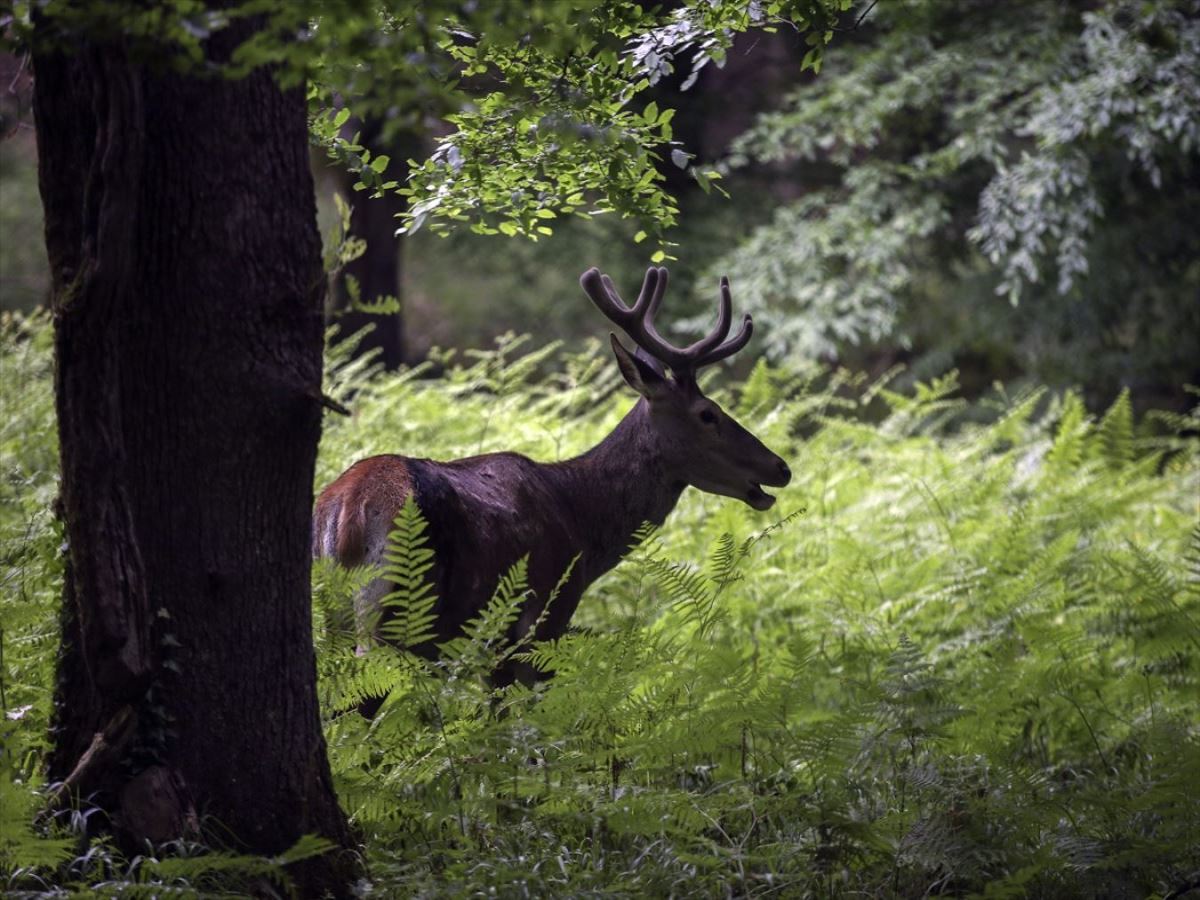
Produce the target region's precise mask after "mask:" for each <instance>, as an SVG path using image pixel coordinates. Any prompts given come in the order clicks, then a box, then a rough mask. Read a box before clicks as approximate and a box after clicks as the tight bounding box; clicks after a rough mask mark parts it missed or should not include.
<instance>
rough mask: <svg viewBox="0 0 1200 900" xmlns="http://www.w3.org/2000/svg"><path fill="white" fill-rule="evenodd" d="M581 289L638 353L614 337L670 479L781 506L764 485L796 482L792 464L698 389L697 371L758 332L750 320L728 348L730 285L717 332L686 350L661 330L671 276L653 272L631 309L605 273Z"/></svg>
mask: <svg viewBox="0 0 1200 900" xmlns="http://www.w3.org/2000/svg"><path fill="white" fill-rule="evenodd" d="M579 283H580V285H581V286H582V287H583V290H584V292H585V293H586V294H587V295H588V297H590V298H591V300H592V302H593V303H595V304H596V306H598V307H599V308H600V311H601V312H602V313H604V315H605V316H607V317H608V318H609V319H610V320H612V321H613V322H615V323H616V324H617V325H619V326H620V327H621V329H622V330H623V331H624V332H625V333H626V334H627V335H628V336H629V337H630V338H631V339H632V340H633V342H634V343H635V344H636V345H637V349H636V351H635V352H634V353H630V352H629V351H628V350H627V349H625V347H624V346H623V345H622V344H621V342H620V341H619V340H617V337H616V335H614V334H610V335H609V338H610V339H611V341H612V348H613V353H614V354H616V357H617V365H618V366H620V368H621V374H622V376H623V377H624V378H625V381H626V382H628V384H629V386H630V387H632V388H633V389H634V390H635V391H637V392H638V393H639V394H641V395H642V396H643V397H644V398H645V400H646V403H647V404H648V407H649V418H648V421H649V422H650V427H651V429H652V430H653V432H654V438H655V441H656V443H657V445H658V447H659V449H660V451H661V452H662V455H663V459H664V462H665V464H666V466H667V467H668V469H669V470H670V472H671V473H673V474H674V475H675V476H677V478H678V480H679V481H682V482H684V483H686V484H690V485H692V486H693V487H697V488H699V489H700V490H702V491H707V492H708V493H710V494H722V495H724V496H726V497H735V498H737V499H738V500H741V501H743V502H745V503H747V504H749V505H750V506H752V507H754V508H755V509H760V510H761V509H770V507H771V506H772V505H773V504H774V503H775V498H774V497H772V496H771V495H770V494H768V493H766V492H765V491H764V490H763V485H766V486H768V487H783V486H784V485H786V484H787V483H788V482H789V481H790V480H791V478H792V473H791V470H789V469H788V467H787V463H785V462H784V461H783V460H782V459H780V458H779V457H778V456H776V455H775V454H774V453H772V452H771V451H770V450H768V449H767V448H766V447H765V446H764V445H763V443H762V441H760V440H759V439H758V438H756V437H755V436H754V435H752V434H751V433H750V432H749V431H747V430H746V429H745V428H743V427H742V426H741V425H740V424H739V423H738V422H737V421H735V420H734V418H733V417H732V416H730V415H729V414H728V413H727V412H725V411H724V410H723V409H721V407H720V406H718V405H717V404H716V403H714V402H713V401H712V400H710V399H709V398H708V397H706V396H705V395H704V394H703V393H702V392H701V390H700V388H699V386H698V385H697V384H696V372H697V370H699V369H700V368H701V367H702V366H707V365H711V364H712V363H715V362H718V361H719V360H722V359H725V358H726V357H728V356H731V355H733V354H734V353H736V352H737V351H738V350H741V349H742V347H744V346H746V342H747V341H749V340H750V335H751V333H752V331H753V327H754V326H753V322H752V321H751V319H750V316H749V315H746V316H745V317H744V318H743V319H742V326H741V328H740V329H739V330H738V333H737V334H736V335H735V336H734V337H733V338H731V339H730V340H728V341H725V338H726V336H727V335H728V334H729V328H730V324H731V318H732V310H733V300H732V298H731V297H730V294H729V279H728V278H722V279H721V300H720V309H719V317H718V320H717V327H716V328H714V329H713V330H712V332H711V333H710V334H708V335H707V336H706V337H704V338H701V339H700V340H698V341H696V342H695V343H694V344H691V345H690V346H687V347H683V348H680V347H676V346H674V345H672V344H670V343H668V342H667V341H666V340H665V339H664V338H663V337H662V336H661V335H660V334H659V333H658V331H657V330H656V329H655V327H654V316H655V313H657V312H658V308H659V306H660V305H661V303H662V299H663V295H664V294H665V293H666V290H667V270H666V269H665V268H661V267H659V268H655V267H653V266H652V267H651V268H649V269H647V270H646V278H645V280H644V281H643V282H642V290H641V293H640V294H638V299H637V302H636V303H634V304H633V306H632V307H631V306H628V305H627V304H626V303H625V301H623V300H622V299H621V297H620V295H619V294H618V293H617V290H616V288H615V287H614V286H613V283H612V279H610V278H609V277H608V276H607V275H602V274H600V270H599V269H596V268H591V269H588V270H587V271H586V272H584V273H583V275H581V276H580V278H579ZM722 342H724V343H722ZM668 370H669V372H670V374H669V375H668Z"/></svg>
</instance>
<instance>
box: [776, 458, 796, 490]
mask: <svg viewBox="0 0 1200 900" xmlns="http://www.w3.org/2000/svg"><path fill="white" fill-rule="evenodd" d="M777 468H778V469H779V477H780V478H782V479H783V483H784V484H787V483H788V482H789V481H791V480H792V470H791V469H789V468H788V464H787V463H785V462H784V461H783V460H782V459H781V460H780V461H779V465H778V467H777Z"/></svg>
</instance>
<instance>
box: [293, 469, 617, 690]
mask: <svg viewBox="0 0 1200 900" xmlns="http://www.w3.org/2000/svg"><path fill="white" fill-rule="evenodd" d="M410 494H411V495H413V496H414V498H415V500H416V503H417V506H418V508H419V509H420V511H421V515H422V516H423V518H424V519H425V521H426V522H427V524H428V532H427V535H428V546H430V547H432V548H433V549H434V559H433V567H432V568H431V569H430V571H429V572H428V573H427V574H426V579H427V580H428V582H429V584H430V586H431V587H432V589H433V591H434V594H435V595H436V597H437V602H436V604H435V606H434V614H435V615H436V617H437V618H436V623H435V625H434V630H435V632H436V635H437V637H436V639H435V641H433V642H430V643H428V644H423V645H421V646H418V647H410V648H407V649H410V650H412V651H413V652H416V653H419V654H421V655H422V656H425V657H427V658H431V659H432V658H434V657H435V656H436V655H437V649H436V644H438V643H442V642H444V641H447V640H449V639H451V638H453V637H456V636H457V635H459V634H461V633H462V630H463V626H464V625H465V624H466V623H467V622H468V621H469V620H470V619H471V618H473V617H474V616H476V615H477V614H478V613H479V612H480V611H482V610H483V609H484V607H485V606H486V605H487V603H488V601H489V600H490V599H491V597H492V595H493V593H494V591H495V589H496V586H497V584H498V583H499V581H500V578H501V577H502V576H503V575H504V573H505V572H507V571H508V570H509V569H510V568H511V567H512V566H513V564H515V563H516V562H517V561H518V560H520V559H521V557H523V556H528V557H529V563H528V581H529V589H530V591H531V594H530V596H529V597H528V598H527V599H526V600H525V601H524V603H523V605H522V608H521V615H520V616H519V618H518V619H517V621H516V623H515V624H514V625H513V627H512V628H511V629H510V632H509V635H508V637H509V639H510V640H517V639H520V638H523V637H525V636H526V635H527V634H528V632H529V629H530V628H531V627H533V625H534V624H535V623H536V622H537V619H538V617H539V616H540V615H541V613H542V610H543V609H544V608H545V604H546V601H547V599H548V598H549V597H550V595H551V593H552V592H553V590H554V588H555V587H556V586H557V585H558V583H559V581H560V579H561V578H562V576H563V575H564V573H566V572H567V570H568V568H570V567H571V563H572V560H573V559H575V557H576V555H577V554H578V553H579V550H580V548H581V547H582V545H583V540H582V536H581V535H576V534H574V528H573V526H572V523H571V522H570V521H569V518H568V517H567V516H565V515H556V514H555V510H558V509H561V508H562V498H561V497H560V496H559V495H558V493H557V491H555V490H554V487H553V486H552V485H550V484H548V483H547V480H546V478H545V477H544V473H543V472H542V471H540V467H539V466H538V465H537V464H536V463H534V462H533V461H532V460H530V459H528V458H527V457H524V456H521V455H520V454H517V453H492V454H487V455H484V456H475V457H471V458H468V459H460V460H454V461H452V462H434V461H433V460H428V459H412V458H409V457H405V456H397V455H385V456H374V457H370V458H368V459H364V460H362V461H360V462H358V463H355V464H354V465H353V466H351V467H350V468H349V469H347V470H346V472H345V473H344V474H343V475H342V476H341V477H340V478H338V479H337V481H335V482H333V484H331V485H330V486H329V487H327V488H326V489H325V490H324V491H323V492H322V493H321V496H320V498H319V499H318V501H317V508H316V515H315V518H314V522H313V556H314V557H332V558H334V559H336V560H337V561H338V562H339V563H340V564H341V565H343V566H345V567H347V568H350V567H353V566H358V565H363V564H372V565H383V563H384V562H385V560H384V555H383V554H384V550H385V549H386V547H387V542H388V536H389V533H390V531H391V530H392V528H393V523H394V521H395V518H396V516H397V515H398V514H399V512H400V509H401V507H402V506H403V505H404V503H405V501H406V500H407V499H408V497H409V495H410ZM534 511H536V514H535V513H534ZM583 562H584V561H583V560H582V559H580V560H578V561H577V562H576V565H575V568H574V570H573V571H572V572H571V576H570V578H569V579H568V580H567V582H566V583H565V584H563V585H562V587H561V589H560V591H559V595H558V596H557V598H556V599H555V601H554V604H553V606H552V607H551V609H550V611H549V613H548V614H547V615H546V618H545V619H544V620H543V621H542V622H541V623H540V625H539V626H538V628H537V633H536V635H534V636H535V637H537V638H538V639H539V640H546V639H550V638H554V637H558V636H560V635H561V634H562V633H563V632H565V631H566V628H567V623H568V622H569V621H570V618H571V615H572V614H573V613H574V611H575V608H576V606H577V605H578V603H579V599H580V595H581V594H582V592H583V587H584V585H586V583H587V582H588V581H590V580H591V579H585V578H584V572H583ZM614 563H615V560H614ZM609 568H611V565H610V566H609ZM591 574H592V577H593V578H594V577H596V576H598V575H599V574H600V573H599V572H593V573H591ZM391 589H392V586H391V583H390V582H388V581H387V579H386V578H383V577H380V578H376V579H375V580H373V581H372V582H371V583H370V584H368V585H367V587H366V588H364V589H363V590H362V591H361V592H360V594H359V595H358V597H356V598H355V619H356V621H357V622H358V623H359V626H360V627H363V625H364V624H365V623H367V622H370V621H372V620H374V619H375V618H376V616H377V615H378V614H379V613H380V610H381V606H382V601H383V598H384V597H385V596H386V595H387V594H388V592H389V591H390V590H391ZM384 620H386V616H383V617H380V621H381V622H382V621H384ZM522 669H523V667H521V666H517V667H515V670H514V671H508V670H506V671H502V672H498V673H497V676H496V677H497V680H498V681H501V682H504V683H508V682H510V681H511V680H512V678H513V677H514V676H515V675H518V674H520V675H521V676H522V677H525V676H527V675H528V676H533V675H534V674H535V673H533V672H524V671H522Z"/></svg>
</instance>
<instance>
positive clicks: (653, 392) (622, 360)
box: [608, 333, 668, 400]
mask: <svg viewBox="0 0 1200 900" xmlns="http://www.w3.org/2000/svg"><path fill="white" fill-rule="evenodd" d="M608 339H609V341H611V342H612V348H613V354H614V355H615V356H616V357H617V366H618V367H619V368H620V370H621V376H622V377H623V378H624V379H625V381H626V383H627V384H628V385H629V386H630V387H631V388H633V389H634V390H635V391H637V392H638V393H639V394H641V395H642V396H643V397H645V398H646V399H647V400H653V399H654V398H655V397H660V396H662V394H663V393H664V392H665V391H666V390H667V389H668V388H667V379H666V378H664V377H663V376H662V375H661V374H659V373H658V372H656V371H655V369H654V367H653V366H651V365H650V364H649V363H648V362H646V361H645V360H642V359H640V358H639V357H637V356H635V355H634V354H632V353H630V352H629V351H628V350H626V349H625V348H624V347H623V346H621V342H620V341H618V340H617V336H616V335H615V334H611V333H610V334H609V336H608Z"/></svg>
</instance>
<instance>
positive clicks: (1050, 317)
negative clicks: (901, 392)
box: [713, 0, 1200, 407]
mask: <svg viewBox="0 0 1200 900" xmlns="http://www.w3.org/2000/svg"><path fill="white" fill-rule="evenodd" d="M1019 7H1020V10H1021V11H1020V14H1019V15H1016V14H1014V13H1013V9H1012V7H1011V5H1008V4H1005V5H1003V6H1001V5H997V4H991V3H986V2H978V3H975V2H970V3H964V2H931V3H920V4H880V5H879V6H878V7H876V8H875V9H873V10H872V11H871V14H870V15H869V16H868V17H867V19H866V21H865V22H864V25H863V28H862V29H861V30H860V31H859V32H857V33H855V34H853V35H848V36H847V43H846V44H845V45H843V46H842V47H840V48H839V50H840V52H839V53H838V54H836V55H835V56H833V57H831V59H830V61H829V65H828V66H827V67H826V68H825V70H824V71H823V72H822V73H821V76H820V78H817V79H814V80H813V81H812V82H811V83H809V84H804V85H801V86H799V87H798V88H797V89H796V90H795V91H794V92H793V93H792V95H791V96H790V98H788V99H787V100H786V101H785V103H784V104H783V107H782V108H781V109H780V110H777V111H774V112H770V113H768V114H766V115H764V116H762V117H761V118H760V120H759V122H758V123H757V124H756V125H755V127H754V128H752V129H751V130H750V131H749V132H747V133H746V134H745V135H743V136H742V137H741V138H740V139H739V141H738V142H737V143H736V145H735V147H734V150H733V153H732V154H731V155H730V157H729V158H728V160H727V162H726V167H727V169H729V170H733V171H736V170H738V169H739V168H741V167H743V166H745V165H747V164H748V163H750V162H754V163H756V164H759V165H763V164H765V165H770V166H772V167H773V168H774V172H775V177H777V178H780V179H782V180H784V181H785V182H788V181H791V182H794V183H796V184H797V186H798V188H799V190H800V191H801V196H800V197H799V198H798V199H796V200H794V201H793V202H789V203H786V204H783V205H779V206H778V208H777V210H776V212H775V214H774V218H773V220H772V221H770V222H768V223H766V224H764V225H763V226H761V227H760V228H758V229H757V230H755V231H754V232H752V233H751V234H750V235H749V237H748V239H747V240H746V241H745V242H744V243H743V244H742V245H741V246H740V247H739V248H737V249H736V250H735V251H734V252H733V253H731V254H727V255H726V256H725V257H724V258H722V259H719V260H718V261H717V262H716V263H715V264H714V266H713V270H714V271H720V272H726V271H728V272H729V273H730V275H731V277H732V278H733V279H734V280H735V282H736V283H737V284H738V285H739V286H740V288H739V290H740V291H741V292H742V296H743V297H745V299H746V302H747V303H748V304H749V305H750V307H751V308H753V309H754V311H755V315H756V317H757V318H758V320H760V321H764V322H766V323H769V324H768V326H767V327H768V330H769V332H770V334H771V337H770V345H769V346H770V349H771V350H772V351H773V352H774V353H775V354H776V355H783V354H789V353H796V354H800V355H812V354H832V355H841V356H843V357H845V358H850V359H853V358H861V352H860V351H856V350H855V347H856V346H862V345H864V344H865V345H867V346H874V347H876V348H879V349H882V350H887V348H889V347H894V346H895V345H896V344H900V345H901V347H905V346H907V347H910V348H912V351H913V352H912V353H906V354H905V355H908V356H909V357H910V358H912V357H916V361H917V371H918V373H920V372H925V373H926V374H928V373H929V372H931V371H939V370H942V369H945V368H946V367H948V366H950V365H955V364H957V365H961V366H963V367H964V368H965V369H966V370H967V372H966V373H965V376H966V377H969V378H970V379H971V381H970V382H969V383H968V387H972V386H973V387H974V388H975V389H982V388H985V387H987V386H988V385H989V384H990V383H991V381H992V380H993V379H995V378H1004V379H1013V378H1017V377H1019V376H1022V375H1029V376H1032V377H1034V378H1035V379H1037V380H1042V381H1046V382H1048V383H1050V384H1058V385H1062V384H1072V383H1082V384H1086V385H1088V397H1089V400H1090V402H1091V403H1093V404H1095V405H1103V404H1106V403H1108V402H1111V400H1112V398H1113V397H1115V396H1116V395H1117V393H1118V392H1119V390H1120V388H1121V387H1122V386H1128V387H1130V388H1132V389H1133V391H1134V397H1135V400H1137V401H1138V402H1139V403H1141V404H1143V405H1145V404H1147V403H1153V402H1156V403H1164V402H1170V403H1172V404H1174V405H1176V406H1180V407H1182V406H1183V405H1184V404H1185V400H1184V397H1183V395H1182V394H1181V393H1180V385H1181V384H1182V383H1183V382H1185V381H1188V380H1192V381H1195V380H1197V379H1200V370H1198V369H1197V367H1196V361H1197V360H1198V359H1200V318H1198V317H1200V304H1197V303H1196V297H1197V296H1198V293H1200V264H1198V262H1197V260H1200V229H1198V228H1197V225H1196V217H1195V215H1194V214H1193V212H1192V210H1194V209H1195V207H1196V205H1197V202H1198V201H1200V194H1197V188H1196V184H1197V178H1196V173H1197V170H1198V165H1200V155H1198V154H1200V75H1198V74H1197V73H1200V15H1198V13H1200V6H1198V5H1197V4H1196V3H1195V2H1192V0H1183V2H1178V0H1160V2H1151V3H1127V2H1122V0H1108V2H1103V3H1099V4H1097V3H1090V2H1088V3H1083V2H1079V3H1041V2H1028V3H1021V4H1019ZM889 356H891V358H895V356H894V355H892V354H891V353H889Z"/></svg>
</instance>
